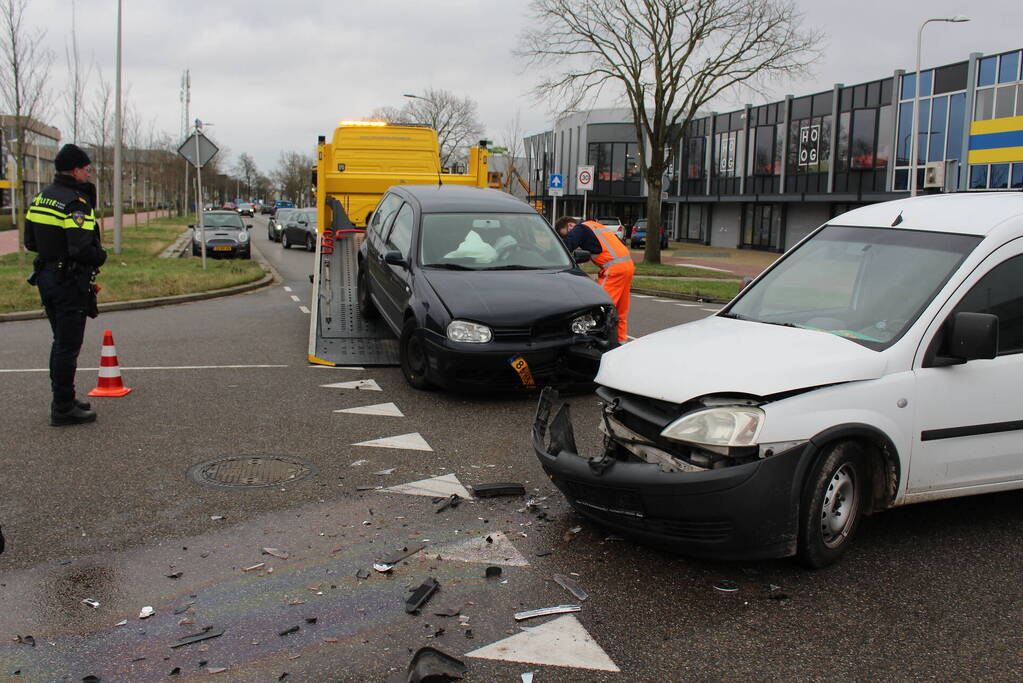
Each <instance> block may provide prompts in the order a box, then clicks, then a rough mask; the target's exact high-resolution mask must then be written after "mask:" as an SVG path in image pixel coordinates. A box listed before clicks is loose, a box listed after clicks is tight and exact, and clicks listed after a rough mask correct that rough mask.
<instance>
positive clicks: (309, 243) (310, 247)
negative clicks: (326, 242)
mask: <svg viewBox="0 0 1023 683" xmlns="http://www.w3.org/2000/svg"><path fill="white" fill-rule="evenodd" d="M305 250H306V251H316V240H314V239H313V236H312V235H306V236H305Z"/></svg>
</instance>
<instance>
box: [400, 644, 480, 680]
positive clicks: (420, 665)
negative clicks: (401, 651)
mask: <svg viewBox="0 0 1023 683" xmlns="http://www.w3.org/2000/svg"><path fill="white" fill-rule="evenodd" d="M466 671H467V668H466V666H465V664H464V663H462V661H461V660H458V659H455V658H454V657H452V656H451V655H449V654H447V653H446V652H441V651H440V650H438V649H436V648H432V647H421V648H419V649H418V650H416V653H415V654H414V655H412V661H411V662H409V665H408V678H407V679H406V680H407V683H446V682H448V681H459V680H461V679H462V676H463V675H464V674H465V672H466Z"/></svg>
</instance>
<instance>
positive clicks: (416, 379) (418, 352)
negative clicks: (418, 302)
mask: <svg viewBox="0 0 1023 683" xmlns="http://www.w3.org/2000/svg"><path fill="white" fill-rule="evenodd" d="M399 355H400V357H401V374H403V375H405V381H406V382H408V383H409V386H411V387H412V388H413V389H420V390H423V389H429V388H430V387H431V386H432V385H431V384H430V381H429V380H428V379H426V368H427V363H428V361H427V359H426V348H425V347H424V346H423V339H422V337H421V336H420V335H419V330H418V329H417V328H416V321H415V319H414V318H409V319H408V320H406V321H405V326H404V327H402V328H401V340H400V342H399Z"/></svg>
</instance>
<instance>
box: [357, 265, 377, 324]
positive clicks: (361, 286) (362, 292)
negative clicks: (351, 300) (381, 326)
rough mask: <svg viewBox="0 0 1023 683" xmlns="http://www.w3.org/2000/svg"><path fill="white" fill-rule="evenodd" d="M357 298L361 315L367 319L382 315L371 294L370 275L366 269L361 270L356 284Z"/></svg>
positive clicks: (374, 318)
mask: <svg viewBox="0 0 1023 683" xmlns="http://www.w3.org/2000/svg"><path fill="white" fill-rule="evenodd" d="M355 298H356V301H357V302H358V304H359V315H361V316H362V317H363V318H365V319H366V320H376V319H377V318H379V317H380V312H379V311H378V310H377V307H376V305H375V304H374V303H373V299H372V298H371V297H370V295H369V276H368V275H366V271H365V270H364V269H363V270H359V279H358V281H357V283H356V286H355Z"/></svg>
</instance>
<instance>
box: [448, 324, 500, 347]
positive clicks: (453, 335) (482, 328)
mask: <svg viewBox="0 0 1023 683" xmlns="http://www.w3.org/2000/svg"><path fill="white" fill-rule="evenodd" d="M493 338H494V333H493V332H492V331H491V329H490V328H489V327H487V326H486V325H480V324H479V323H471V322H469V321H468V320H452V321H451V322H450V323H449V324H448V339H450V340H451V341H455V342H464V343H466V344H486V343H487V342H489V341H490V340H491V339H493Z"/></svg>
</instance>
